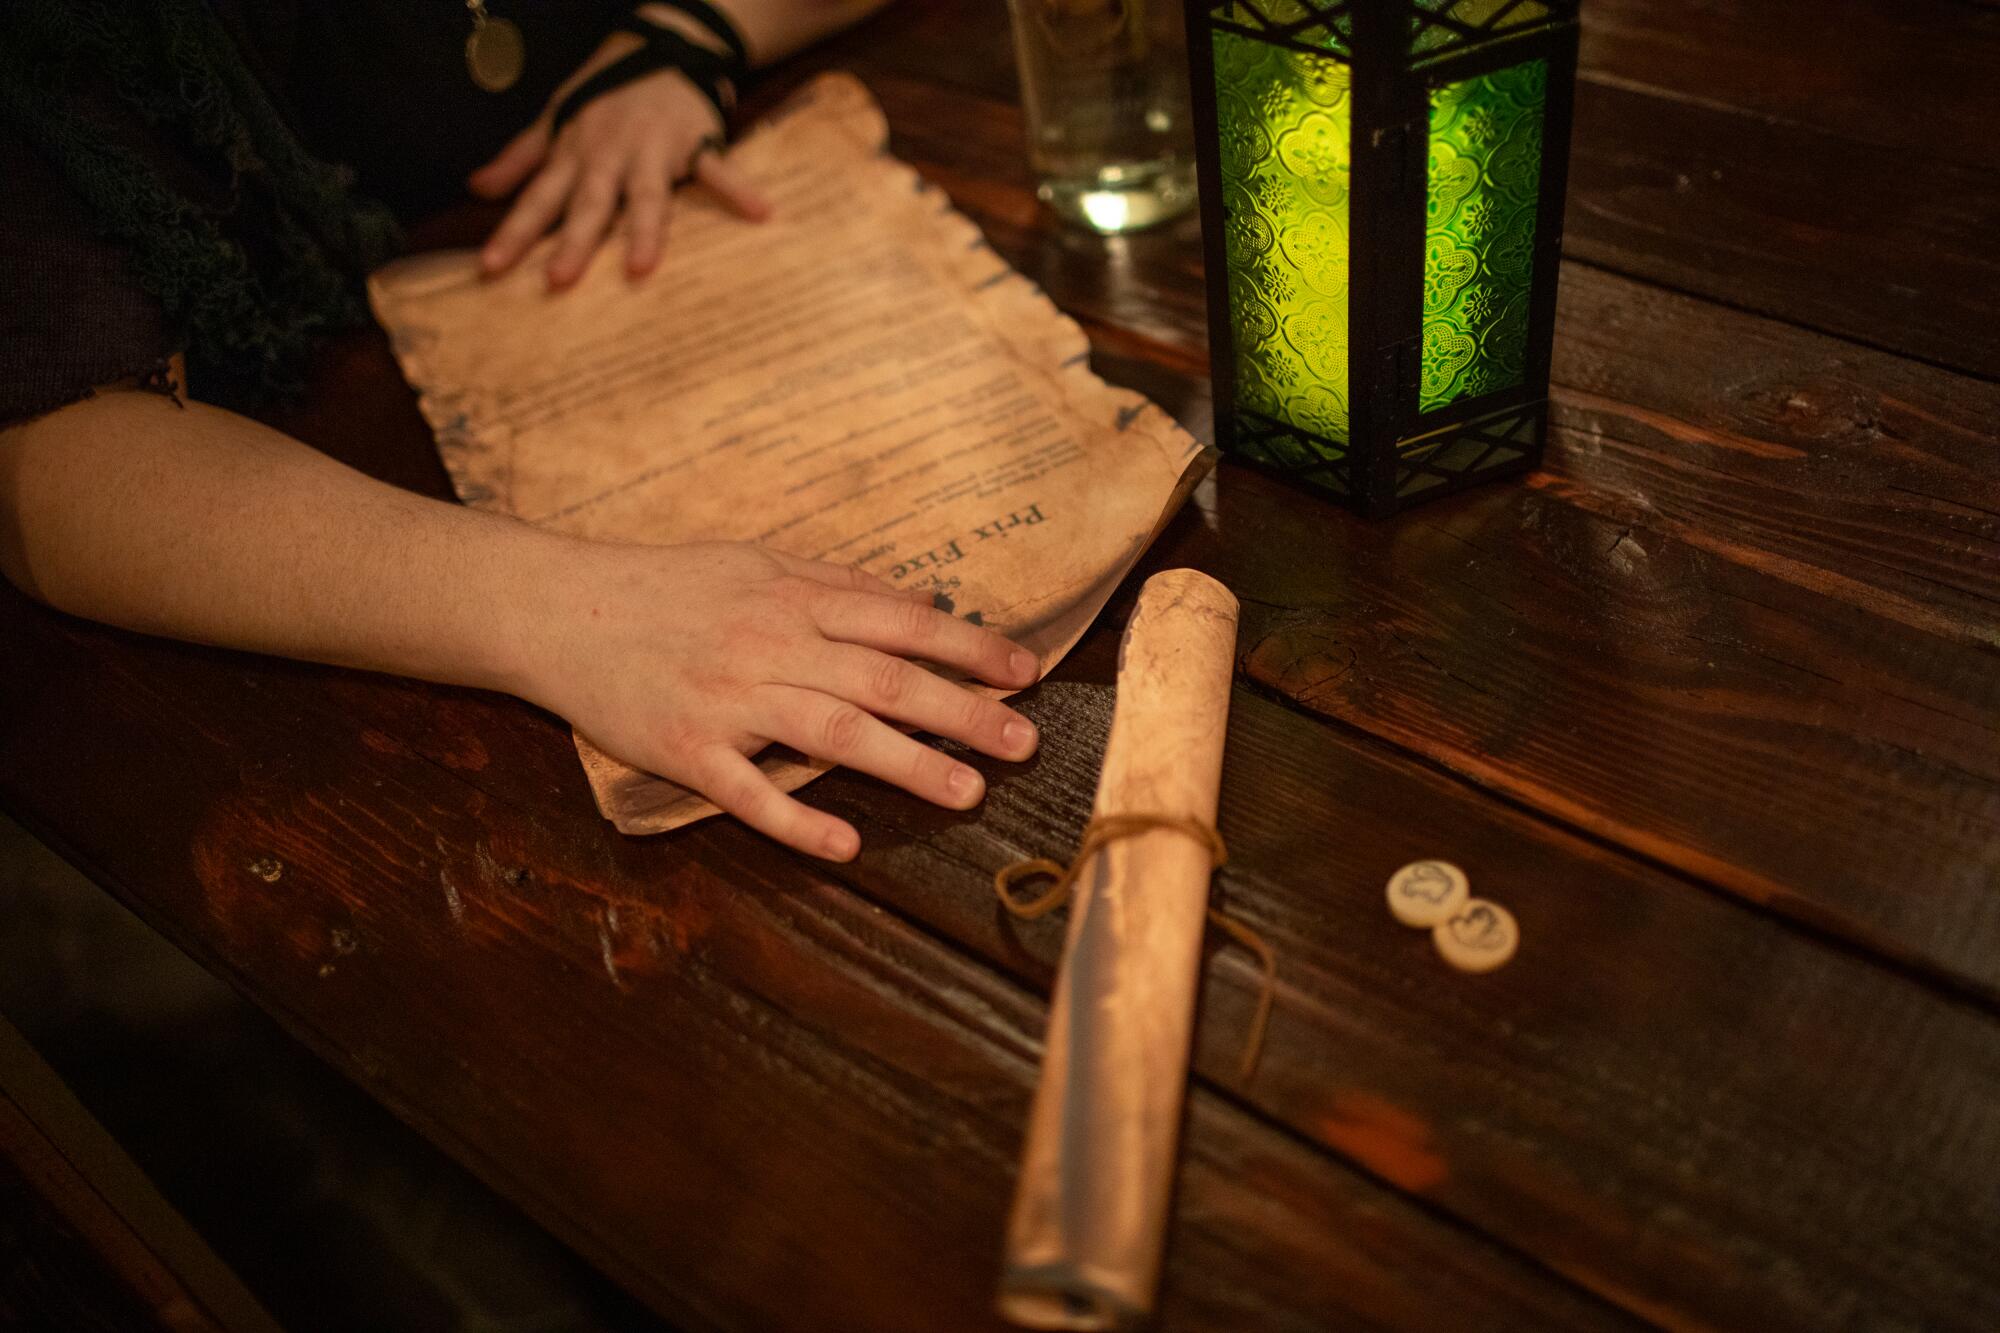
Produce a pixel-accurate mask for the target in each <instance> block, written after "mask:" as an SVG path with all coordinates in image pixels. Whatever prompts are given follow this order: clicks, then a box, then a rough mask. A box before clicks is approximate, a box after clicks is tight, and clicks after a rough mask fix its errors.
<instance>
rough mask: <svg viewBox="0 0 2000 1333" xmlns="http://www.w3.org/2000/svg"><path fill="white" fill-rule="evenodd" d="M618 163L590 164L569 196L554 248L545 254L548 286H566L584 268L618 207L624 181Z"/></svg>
mask: <svg viewBox="0 0 2000 1333" xmlns="http://www.w3.org/2000/svg"><path fill="white" fill-rule="evenodd" d="M624 166H625V164H624V163H623V162H622V161H616V162H608V163H607V162H602V161H600V162H594V163H592V164H591V165H590V167H589V168H587V169H586V170H585V172H584V175H583V179H582V180H581V181H579V182H578V183H577V187H576V192H575V193H574V194H572V195H570V197H569V214H568V216H566V217H565V218H564V219H563V225H562V230H561V232H560V233H559V234H558V239H557V241H556V248H555V250H554V252H553V253H551V254H550V255H549V286H551V287H567V286H569V284H571V283H572V282H575V281H576V280H577V279H578V278H579V277H581V276H582V274H583V269H584V265H586V264H588V263H589V262H590V256H591V254H592V252H593V251H595V250H596V249H597V243H598V242H599V241H601V240H603V239H604V231H605V229H606V228H607V227H609V226H610V225H611V215H612V213H613V212H614V211H615V210H616V209H617V207H618V187H619V184H620V182H622V181H623V179H624V175H625V172H624Z"/></svg>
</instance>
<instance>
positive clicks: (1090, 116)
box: [1008, 0, 1195, 232]
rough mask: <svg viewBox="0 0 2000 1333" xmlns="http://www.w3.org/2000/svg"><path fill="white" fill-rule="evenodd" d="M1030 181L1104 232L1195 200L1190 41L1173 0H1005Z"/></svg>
mask: <svg viewBox="0 0 2000 1333" xmlns="http://www.w3.org/2000/svg"><path fill="white" fill-rule="evenodd" d="M1008 5H1009V7H1010V8H1011V9H1012V11H1013V15H1014V49H1015V52H1016V54H1017V55H1018V57H1019V60H1020V67H1021V102H1022V106H1023V109H1024V110H1025V111H1026V112H1027V121H1028V159H1029V161H1030V163H1031V164H1032V165H1033V166H1034V169H1035V173H1036V175H1037V176H1038V177H1039V178H1040V181H1039V185H1038V187H1037V190H1036V192H1037V193H1038V194H1039V195H1040V196H1041V198H1042V200H1043V201H1044V202H1045V203H1047V204H1048V205H1049V206H1050V207H1051V208H1053V209H1054V210H1055V211H1056V212H1057V213H1058V214H1059V215H1061V216H1062V217H1065V218H1067V219H1069V220H1071V221H1073V222H1080V223H1082V224H1083V225H1084V226H1087V227H1090V228H1092V229H1094V230H1096V231H1101V232H1122V231H1137V230H1139V229H1140V228H1142V227H1151V226H1154V225H1156V224H1158V223H1161V222H1165V221H1167V220H1168V219H1169V218H1173V217H1178V216H1179V215H1180V214H1182V213H1185V212H1186V211H1187V210H1188V208H1189V207H1190V206H1192V205H1193V203H1194V200H1195V185H1194V149H1193V139H1192V136H1191V133H1190V130H1189V127H1188V115H1189V112H1188V68H1187V47H1186V41H1185V38H1184V37H1183V29H1182V24H1181V13H1180V5H1179V4H1178V3H1177V2H1176V0H1008Z"/></svg>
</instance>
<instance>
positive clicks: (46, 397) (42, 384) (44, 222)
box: [0, 126, 179, 426]
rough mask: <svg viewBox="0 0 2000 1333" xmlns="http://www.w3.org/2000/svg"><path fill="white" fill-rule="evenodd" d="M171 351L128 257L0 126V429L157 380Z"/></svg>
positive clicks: (56, 174)
mask: <svg viewBox="0 0 2000 1333" xmlns="http://www.w3.org/2000/svg"><path fill="white" fill-rule="evenodd" d="M177 350H179V349H178V348H174V347H171V346H169V344H168V337H167V333H166V328H165V323H164V320H163V318H162V315H161V310H160V304H159V302H158V301H156V300H155V299H154V298H153V297H151V296H149V295H148V294H147V293H146V292H145V290H144V289H143V288H141V287H140V285H139V281H138V278H137V277H136V276H135V275H134V274H133V272H132V269H131V266H130V265H129V264H128V263H127V262H126V255H125V251H124V250H123V249H122V248H121V247H120V246H118V245H116V244H114V243H112V242H110V241H108V240H105V239H103V238H102V237H100V236H98V235H97V234H96V232H95V231H94V230H93V229H92V225H91V220H90V212H89V210H88V208H87V207H86V206H85V205H84V203H83V201H82V200H81V199H79V198H77V197H76V196H75V195H74V194H73V193H72V192H71V191H70V188H69V185H68V184H67V182H65V181H64V179H63V177H62V173H61V172H60V171H59V170H58V169H57V168H56V167H55V166H54V164H52V163H50V162H49V161H47V160H46V159H45V158H43V157H42V156H41V155H40V154H38V153H36V152H35V151H34V149H32V148H31V147H29V146H28V145H27V144H26V143H24V142H23V141H22V140H21V138H20V137H19V135H18V134H16V133H14V132H12V131H11V130H9V129H7V128H5V127H4V126H0V426H4V425H8V424H11V423H13V422H17V421H21V420H24V419H26V418H28V417H33V416H39V415H41V414H42V413H44V412H50V411H53V410H54V409H56V408H58V407H61V406H63V405H64V404H66V403H71V402H75V401H76V400H77V399H79V398H82V397H85V396H86V395H87V394H89V392H90V391H91V389H93V388H95V387H97V386H98V385H102V384H109V383H112V382H114V381H117V380H122V379H129V378H132V377H134V376H138V377H142V378H144V377H153V376H157V375H158V374H159V373H160V372H161V371H162V369H163V368H164V366H165V364H166V358H167V356H168V355H169V354H170V353H171V352H174V351H177Z"/></svg>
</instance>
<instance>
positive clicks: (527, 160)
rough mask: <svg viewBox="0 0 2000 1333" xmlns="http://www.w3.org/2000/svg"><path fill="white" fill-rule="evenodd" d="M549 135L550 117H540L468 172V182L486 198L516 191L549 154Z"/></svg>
mask: <svg viewBox="0 0 2000 1333" xmlns="http://www.w3.org/2000/svg"><path fill="white" fill-rule="evenodd" d="M549 137H550V136H549V123H548V121H547V120H546V119H543V120H537V121H536V122H535V123H534V124H532V125H530V126H528V128H527V129H525V130H522V131H521V132H520V133H519V134H517V135H515V136H514V137H513V138H512V139H510V140H508V142H507V146H506V147H505V148H502V149H501V150H500V151H499V152H498V153H496V154H495V155H494V157H493V160H492V161H491V162H488V163H487V164H486V165H485V166H483V167H481V168H479V170H477V171H475V172H473V173H472V174H471V175H470V176H468V177H467V178H466V182H465V183H466V184H467V185H468V186H469V187H471V189H472V192H473V193H474V194H476V195H478V196H479V197H480V198H482V199H500V198H504V197H505V196H507V195H509V194H512V193H513V192H514V188H515V187H516V186H518V185H519V184H520V183H521V182H522V181H524V180H526V179H528V173H529V172H531V171H533V170H534V169H535V168H536V167H537V166H539V165H541V161H542V159H543V158H544V157H547V156H548V152H549Z"/></svg>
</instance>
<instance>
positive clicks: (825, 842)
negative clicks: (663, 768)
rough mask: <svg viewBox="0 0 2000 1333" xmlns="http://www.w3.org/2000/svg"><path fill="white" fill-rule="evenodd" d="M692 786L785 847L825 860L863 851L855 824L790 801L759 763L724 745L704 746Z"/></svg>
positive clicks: (849, 857) (846, 858)
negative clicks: (758, 765) (707, 748)
mask: <svg viewBox="0 0 2000 1333" xmlns="http://www.w3.org/2000/svg"><path fill="white" fill-rule="evenodd" d="M693 770H694V771H693V774H692V776H693V778H694V786H695V788H696V789H697V790H698V791H700V792H701V794H702V795H704V796H706V797H707V798H708V799H709V800H711V801H713V802H715V804H716V806H717V807H718V808H720V809H722V810H724V811H726V812H728V813H729V814H732V815H735V816H736V817H737V818H738V819H740V820H742V821H743V822H744V823H746V824H748V825H749V826H750V827H751V828H753V829H756V830H757V831H758V832H759V833H762V834H764V835H765V836H766V837H771V838H775V839H777V840H778V841H779V842H782V843H784V844H785V845H786V846H787V847H792V848H795V849H797V850H798V851H801V852H804V853H805V854H806V855H808V856H820V857H824V858H826V859H827V860H829V861H851V860H853V859H854V856H855V853H857V852H859V851H860V850H861V835H860V834H858V833H856V832H855V831H854V827H853V825H851V824H849V823H847V822H846V821H845V820H842V819H836V818H834V817H833V816H832V815H829V814H827V813H825V812H824V811H821V810H815V809H813V808H812V807H811V806H809V805H805V804H802V803H801V802H799V801H795V800H793V799H792V798H791V797H789V796H787V795H785V794H784V793H783V792H781V791H779V790H778V789H777V787H776V786H774V785H772V782H771V780H770V779H769V778H767V777H765V776H764V774H763V773H762V772H761V771H760V770H759V769H758V767H757V765H755V764H753V763H751V762H750V761H749V760H748V759H746V758H744V757H743V756H742V755H740V754H738V753H737V752H736V751H734V750H732V749H730V748H729V747H727V746H723V745H718V746H715V747H713V748H711V749H709V750H707V751H705V752H704V753H703V754H702V755H701V756H700V757H699V758H698V759H697V760H696V762H695V764H694V765H693Z"/></svg>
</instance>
